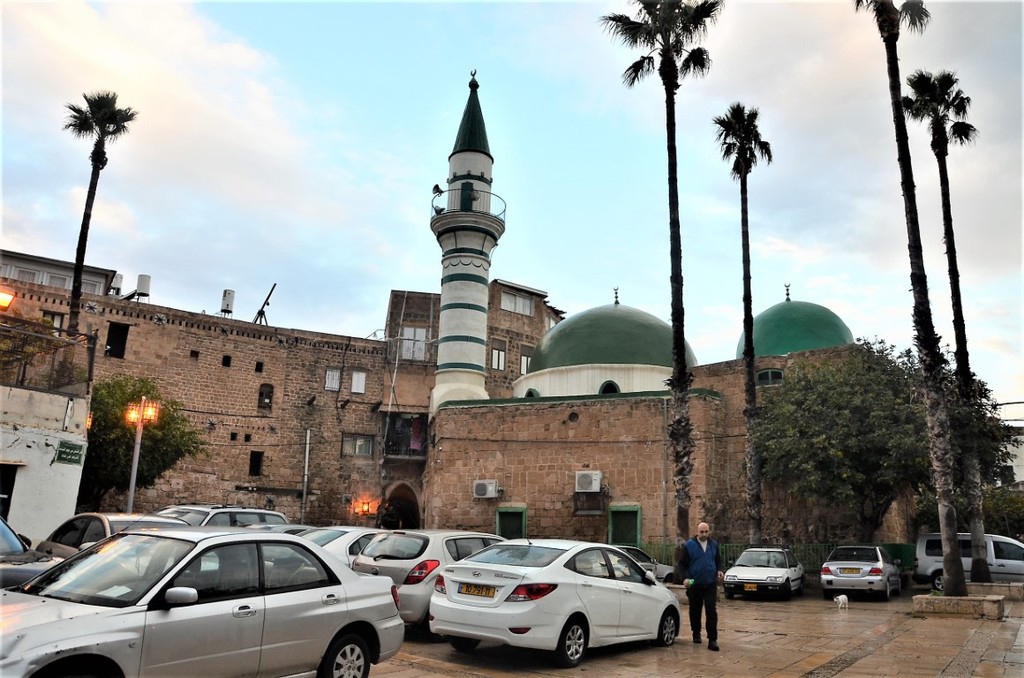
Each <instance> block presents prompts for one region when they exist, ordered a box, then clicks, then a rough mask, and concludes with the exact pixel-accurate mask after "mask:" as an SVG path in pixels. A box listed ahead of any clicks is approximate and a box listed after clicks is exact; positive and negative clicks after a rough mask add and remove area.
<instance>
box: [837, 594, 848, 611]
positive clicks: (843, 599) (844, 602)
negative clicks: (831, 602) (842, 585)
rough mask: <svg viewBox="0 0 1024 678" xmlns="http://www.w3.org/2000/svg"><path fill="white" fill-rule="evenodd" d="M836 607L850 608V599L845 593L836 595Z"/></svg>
mask: <svg viewBox="0 0 1024 678" xmlns="http://www.w3.org/2000/svg"><path fill="white" fill-rule="evenodd" d="M836 607H837V608H838V609H840V610H847V609H849V608H850V599H849V598H848V597H847V596H846V594H845V593H842V594H839V595H838V596H836Z"/></svg>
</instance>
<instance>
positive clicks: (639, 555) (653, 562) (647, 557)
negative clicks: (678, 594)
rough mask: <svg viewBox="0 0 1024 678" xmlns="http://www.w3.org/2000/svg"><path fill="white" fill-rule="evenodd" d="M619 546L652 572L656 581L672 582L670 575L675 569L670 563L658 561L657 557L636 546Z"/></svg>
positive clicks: (671, 575) (672, 574)
mask: <svg viewBox="0 0 1024 678" xmlns="http://www.w3.org/2000/svg"><path fill="white" fill-rule="evenodd" d="M619 548H620V549H622V550H623V551H625V552H626V553H628V554H629V555H630V557H632V558H633V560H635V561H636V562H638V563H640V567H642V568H644V569H645V570H647V571H648V572H653V573H654V578H655V579H657V580H658V581H660V582H664V583H666V584H671V583H672V577H673V576H674V575H675V571H676V569H675V568H674V567H672V566H671V565H665V564H664V563H660V562H658V559H657V558H655V557H654V556H652V555H651V554H649V553H648V552H647V551H644V550H643V549H642V548H638V547H636V546H620V547H619Z"/></svg>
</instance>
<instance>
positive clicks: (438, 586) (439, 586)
mask: <svg viewBox="0 0 1024 678" xmlns="http://www.w3.org/2000/svg"><path fill="white" fill-rule="evenodd" d="M434 590H435V591H437V592H438V593H448V590H447V589H446V588H445V587H444V576H443V575H440V574H439V575H437V579H435V580H434Z"/></svg>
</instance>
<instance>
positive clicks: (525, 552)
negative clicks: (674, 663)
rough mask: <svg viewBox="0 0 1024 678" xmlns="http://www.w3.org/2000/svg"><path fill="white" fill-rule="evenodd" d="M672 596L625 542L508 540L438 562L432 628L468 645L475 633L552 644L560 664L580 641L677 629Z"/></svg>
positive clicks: (577, 654)
mask: <svg viewBox="0 0 1024 678" xmlns="http://www.w3.org/2000/svg"><path fill="white" fill-rule="evenodd" d="M679 620H680V614H679V599H678V598H676V595H675V593H673V592H672V591H669V590H668V589H667V588H665V587H664V586H662V585H661V584H659V583H658V582H657V581H656V580H655V578H654V575H653V573H651V572H649V571H646V570H644V569H643V568H642V567H640V566H639V565H638V564H637V562H636V561H635V560H633V559H632V558H631V557H630V556H627V555H626V554H625V552H624V551H622V550H621V549H619V548H617V547H615V546H609V545H607V544H597V543H592V542H579V541H568V540H562V539H530V540H527V539H513V540H509V541H506V542H503V543H500V544H495V545H493V546H491V547H489V548H486V549H484V550H483V551H480V552H479V553H476V554H474V555H472V556H469V557H468V558H465V559H463V560H462V561H460V562H457V563H453V564H451V565H446V566H444V567H442V568H441V572H440V573H439V574H438V576H437V579H436V581H435V582H434V595H433V597H432V598H431V599H430V629H431V631H433V632H434V633H438V634H441V635H445V636H449V642H451V644H452V647H454V648H455V649H456V650H458V651H460V652H470V651H472V650H473V649H475V648H476V646H477V645H478V644H479V643H480V641H481V640H489V641H497V642H500V643H504V644H506V645H512V646H515V647H528V648H534V649H539V650H550V651H551V652H552V653H553V656H554V660H555V663H556V664H557V665H558V666H560V667H562V668H570V667H573V666H576V665H577V664H579V663H580V661H581V660H582V659H583V656H584V654H586V651H587V648H588V647H598V646H601V645H611V644H613V643H624V642H629V641H637V640H649V641H652V642H653V643H654V644H655V645H660V646H667V645H672V644H673V643H674V642H675V639H676V636H677V635H678V633H679Z"/></svg>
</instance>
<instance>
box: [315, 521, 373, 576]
mask: <svg viewBox="0 0 1024 678" xmlns="http://www.w3.org/2000/svg"><path fill="white" fill-rule="evenodd" d="M386 531H387V530H382V529H380V528H378V527H353V526H351V525H334V526H331V527H312V528H310V529H308V530H305V531H303V532H300V533H299V536H300V537H302V538H303V539H308V540H310V541H311V542H313V543H315V544H319V545H320V546H322V547H324V550H325V551H328V552H330V553H333V554H334V555H336V556H338V557H339V558H341V559H342V560H343V561H345V564H346V565H348V566H350V567H351V566H352V559H353V558H355V557H356V556H358V555H359V554H360V553H361V552H362V550H363V549H364V548H365V547H366V545H367V544H369V543H370V542H371V541H372V540H373V538H374V537H376V536H377V535H378V534H381V533H383V532H386Z"/></svg>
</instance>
